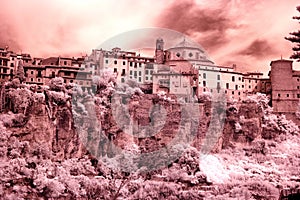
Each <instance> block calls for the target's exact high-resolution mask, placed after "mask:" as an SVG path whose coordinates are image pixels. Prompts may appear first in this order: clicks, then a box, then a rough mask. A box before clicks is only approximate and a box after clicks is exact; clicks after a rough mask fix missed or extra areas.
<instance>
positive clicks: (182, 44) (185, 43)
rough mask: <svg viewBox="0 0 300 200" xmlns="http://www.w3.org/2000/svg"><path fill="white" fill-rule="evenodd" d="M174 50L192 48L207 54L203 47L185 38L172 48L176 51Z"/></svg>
mask: <svg viewBox="0 0 300 200" xmlns="http://www.w3.org/2000/svg"><path fill="white" fill-rule="evenodd" d="M174 48H191V49H198V50H200V51H202V52H203V53H204V52H205V51H204V49H203V47H202V46H201V45H199V44H197V43H196V42H191V41H188V40H186V39H185V38H183V40H182V41H181V42H179V43H178V44H176V45H175V46H174V47H171V48H170V49H174Z"/></svg>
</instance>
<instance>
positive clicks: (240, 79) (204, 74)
mask: <svg viewBox="0 0 300 200" xmlns="http://www.w3.org/2000/svg"><path fill="white" fill-rule="evenodd" d="M203 79H206V73H203ZM217 80H221V75H220V74H217ZM231 80H232V82H235V76H232V78H231ZM238 80H239V81H242V82H244V79H243V78H241V77H238ZM249 82H250V80H249ZM256 82H257V81H256Z"/></svg>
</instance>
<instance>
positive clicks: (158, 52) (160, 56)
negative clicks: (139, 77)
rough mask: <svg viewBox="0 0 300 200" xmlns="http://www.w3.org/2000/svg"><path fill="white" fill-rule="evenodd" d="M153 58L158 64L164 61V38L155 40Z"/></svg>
mask: <svg viewBox="0 0 300 200" xmlns="http://www.w3.org/2000/svg"><path fill="white" fill-rule="evenodd" d="M155 59H156V63H158V64H163V63H164V40H163V39H162V38H158V39H157V40H156V49H155Z"/></svg>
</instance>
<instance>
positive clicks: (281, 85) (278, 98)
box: [269, 59, 300, 113]
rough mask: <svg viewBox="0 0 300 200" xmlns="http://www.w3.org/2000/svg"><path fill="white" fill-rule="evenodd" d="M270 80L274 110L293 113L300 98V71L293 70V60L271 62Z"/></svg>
mask: <svg viewBox="0 0 300 200" xmlns="http://www.w3.org/2000/svg"><path fill="white" fill-rule="evenodd" d="M270 65H271V71H270V74H269V75H270V81H271V87H272V107H273V110H274V112H278V113H294V112H296V111H297V107H298V102H299V99H300V71H295V70H293V61H291V60H283V59H280V60H274V61H272V62H271V64H270Z"/></svg>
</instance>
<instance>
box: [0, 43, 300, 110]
mask: <svg viewBox="0 0 300 200" xmlns="http://www.w3.org/2000/svg"><path fill="white" fill-rule="evenodd" d="M155 47H156V49H155V52H153V53H154V56H153V57H145V56H141V55H140V54H138V53H136V52H134V51H124V50H121V49H120V48H118V47H115V48H113V49H112V50H103V49H93V50H92V53H91V54H90V55H89V56H84V57H82V58H68V57H60V56H58V57H49V58H45V59H43V58H32V57H31V56H30V54H16V53H14V52H12V51H8V49H7V48H0V78H1V79H3V80H11V79H12V78H13V76H14V74H15V73H16V70H17V68H18V62H19V61H20V60H22V61H23V68H24V71H25V77H26V80H25V83H27V84H37V85H47V84H48V83H49V81H50V80H51V79H52V78H54V77H62V78H63V79H64V82H65V83H67V84H68V83H75V84H78V85H80V86H81V87H82V88H83V90H89V89H90V88H91V87H92V79H93V76H98V75H100V73H101V71H100V70H101V69H111V70H112V71H113V72H114V74H115V77H116V80H117V82H119V83H123V82H126V80H129V79H130V80H134V81H136V82H137V83H139V84H140V86H141V87H143V86H147V87H146V88H148V86H149V87H150V88H151V89H150V90H149V91H151V92H152V93H158V92H160V91H165V92H167V93H172V94H176V95H183V96H191V97H198V96H199V95H201V94H203V93H207V92H209V93H224V94H225V95H226V96H227V98H228V99H243V98H245V97H246V96H247V95H249V94H254V93H257V92H263V93H266V94H271V91H272V88H273V85H274V80H275V79H276V77H277V75H276V72H274V73H273V71H274V70H275V71H276V70H277V68H278V69H279V68H280V67H275V66H277V64H275V63H276V62H275V61H274V67H275V68H274V67H272V68H273V69H272V70H271V72H272V73H270V77H272V78H273V82H272V78H271V79H269V78H263V74H262V73H260V72H247V73H243V72H239V71H237V70H236V66H235V65H232V66H218V65H216V64H215V63H214V62H213V61H211V60H210V59H209V57H208V56H207V54H206V52H205V50H204V49H203V48H202V47H201V46H200V45H198V44H196V43H194V42H192V41H189V40H187V39H186V38H183V40H182V41H181V42H179V43H178V44H176V45H174V46H172V47H170V48H168V49H165V48H164V40H163V39H162V38H158V39H157V40H156V44H155ZM284 68H287V67H286V66H285V67H284ZM280 69H281V68H280ZM291 70H292V69H290V68H289V69H288V70H287V71H291ZM287 71H286V72H285V73H287ZM279 74H280V73H279ZM291 74H292V76H293V80H297V79H295V77H297V76H298V74H299V77H300V73H299V72H294V71H292V72H290V74H289V76H290V75H291ZM278 76H279V75H278ZM275 82H276V81H275ZM274 87H275V91H277V92H278V91H280V90H279V89H278V88H277V89H276V86H274ZM281 87H283V86H281ZM298 87H300V85H299V86H298ZM287 90H290V88H289V89H287ZM273 91H274V90H273ZM281 93H282V92H281ZM282 95H287V94H285V93H284V94H283V93H282ZM288 95H291V96H295V94H294V93H293V94H292V93H289V94H288ZM291 96H289V98H291ZM277 97H278V96H277ZM281 98H282V96H281ZM272 99H274V101H275V99H276V98H275V97H274V94H273V95H272ZM277 99H278V98H277ZM275 104H276V103H275ZM276 105H278V104H276ZM279 107H280V106H279Z"/></svg>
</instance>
